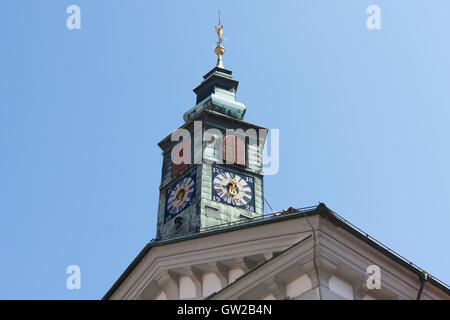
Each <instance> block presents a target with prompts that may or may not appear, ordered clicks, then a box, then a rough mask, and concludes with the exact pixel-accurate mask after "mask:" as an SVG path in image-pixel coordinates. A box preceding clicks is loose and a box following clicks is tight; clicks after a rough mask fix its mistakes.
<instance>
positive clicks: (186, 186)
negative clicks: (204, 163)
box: [164, 170, 196, 222]
mask: <svg viewBox="0 0 450 320" xmlns="http://www.w3.org/2000/svg"><path fill="white" fill-rule="evenodd" d="M195 177H196V171H195V170H193V171H192V172H191V173H190V174H189V175H187V176H186V177H184V178H182V179H180V180H179V181H178V182H177V183H175V184H174V185H173V186H172V187H170V188H168V189H167V193H166V215H165V219H164V220H165V221H164V222H167V221H169V220H171V219H172V218H174V217H175V216H177V215H178V214H179V213H180V212H182V211H183V210H184V209H186V208H187V207H189V206H190V205H191V204H192V203H194V200H195Z"/></svg>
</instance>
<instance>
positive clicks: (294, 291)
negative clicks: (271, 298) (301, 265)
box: [286, 274, 312, 299]
mask: <svg viewBox="0 0 450 320" xmlns="http://www.w3.org/2000/svg"><path fill="white" fill-rule="evenodd" d="M311 289H312V283H311V280H310V279H309V277H308V275H306V274H305V275H303V276H301V277H299V278H297V279H295V280H294V281H292V282H290V283H288V284H287V285H286V297H287V298H291V299H292V298H295V297H298V296H299V295H301V294H302V293H305V292H306V291H308V290H311Z"/></svg>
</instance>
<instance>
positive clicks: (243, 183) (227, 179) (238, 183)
mask: <svg viewBox="0 0 450 320" xmlns="http://www.w3.org/2000/svg"><path fill="white" fill-rule="evenodd" d="M253 188H254V180H253V177H250V176H247V175H244V174H240V173H237V172H233V171H229V170H226V169H222V168H217V167H212V189H213V190H212V191H213V192H212V193H213V195H212V200H213V201H216V202H219V203H223V204H227V205H231V206H234V207H239V208H242V209H245V210H249V211H255V208H254V196H253V195H254V192H253Z"/></svg>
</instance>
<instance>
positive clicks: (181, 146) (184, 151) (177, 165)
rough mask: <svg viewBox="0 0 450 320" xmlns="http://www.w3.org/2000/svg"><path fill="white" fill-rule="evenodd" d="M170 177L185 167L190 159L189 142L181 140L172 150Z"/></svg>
mask: <svg viewBox="0 0 450 320" xmlns="http://www.w3.org/2000/svg"><path fill="white" fill-rule="evenodd" d="M171 156H172V177H175V176H176V175H177V174H179V173H180V172H181V171H183V170H184V169H186V168H187V167H188V165H189V162H190V160H191V142H190V141H181V142H179V143H178V144H177V145H176V146H175V147H174V149H173V150H172V155H171Z"/></svg>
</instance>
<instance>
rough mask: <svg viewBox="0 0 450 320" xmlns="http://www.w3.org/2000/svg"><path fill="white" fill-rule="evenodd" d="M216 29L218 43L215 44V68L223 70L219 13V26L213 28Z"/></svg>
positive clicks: (221, 27) (223, 51) (221, 31)
mask: <svg viewBox="0 0 450 320" xmlns="http://www.w3.org/2000/svg"><path fill="white" fill-rule="evenodd" d="M214 29H216V33H217V36H218V37H219V41H218V42H217V46H216V48H215V49H214V51H215V52H216V54H217V64H216V67H219V68H224V66H223V64H222V55H223V54H224V53H225V48H224V47H223V46H222V35H223V25H221V24H220V11H219V25H217V26H214Z"/></svg>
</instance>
